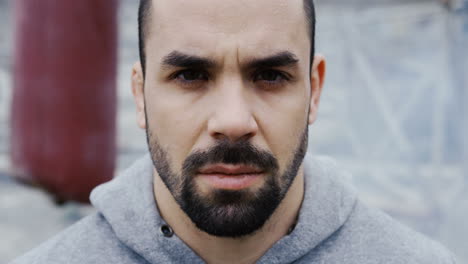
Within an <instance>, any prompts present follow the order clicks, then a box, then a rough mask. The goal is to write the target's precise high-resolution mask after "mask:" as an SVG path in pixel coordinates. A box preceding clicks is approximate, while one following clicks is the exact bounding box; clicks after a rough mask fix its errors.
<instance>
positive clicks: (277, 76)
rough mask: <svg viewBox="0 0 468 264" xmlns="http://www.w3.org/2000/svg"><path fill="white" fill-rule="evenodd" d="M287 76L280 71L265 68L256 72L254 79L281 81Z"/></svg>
mask: <svg viewBox="0 0 468 264" xmlns="http://www.w3.org/2000/svg"><path fill="white" fill-rule="evenodd" d="M287 79H288V78H286V76H285V75H284V74H282V73H281V72H279V71H275V70H264V71H261V72H259V73H257V74H256V76H255V77H254V81H256V82H257V81H265V82H281V81H284V80H287Z"/></svg>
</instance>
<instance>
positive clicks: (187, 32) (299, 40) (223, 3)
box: [147, 0, 310, 56]
mask: <svg viewBox="0 0 468 264" xmlns="http://www.w3.org/2000/svg"><path fill="white" fill-rule="evenodd" d="M152 3H153V4H152V7H151V8H152V10H151V14H152V15H151V20H150V21H148V23H149V27H148V29H149V33H150V34H149V37H148V39H147V41H148V42H147V48H148V49H149V50H148V55H150V54H151V53H153V54H154V53H159V54H161V53H167V52H170V51H171V50H182V51H186V52H194V53H197V54H200V53H209V54H210V55H213V53H216V52H219V53H223V52H225V51H227V50H230V51H233V50H236V51H237V52H238V53H239V54H238V55H242V54H248V55H255V56H261V55H262V53H265V55H266V54H269V53H271V52H275V51H278V50H291V51H293V52H294V51H295V52H296V53H300V51H299V50H300V49H308V48H309V46H310V43H309V37H308V35H307V34H308V29H307V20H306V17H305V12H304V8H303V0H254V1H252V0H195V1H193V0H190V1H188V0H153V2H152ZM304 52H305V53H306V54H307V52H308V50H305V51H304ZM251 53H255V54H251ZM207 55H208V54H207Z"/></svg>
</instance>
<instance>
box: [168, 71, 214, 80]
mask: <svg viewBox="0 0 468 264" xmlns="http://www.w3.org/2000/svg"><path fill="white" fill-rule="evenodd" d="M176 78H177V79H179V80H180V81H182V82H194V81H206V80H208V76H207V75H206V73H205V72H203V71H200V70H183V71H181V72H179V73H178V74H177V75H176Z"/></svg>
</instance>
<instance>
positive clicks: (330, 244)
mask: <svg viewBox="0 0 468 264" xmlns="http://www.w3.org/2000/svg"><path fill="white" fill-rule="evenodd" d="M152 172H153V165H152V162H151V159H150V157H149V156H146V157H144V158H142V159H141V160H139V161H137V162H136V163H135V164H134V165H133V166H131V167H130V168H129V169H127V170H126V171H125V172H123V174H122V175H120V176H118V177H117V178H115V179H114V180H112V181H111V182H108V183H106V184H103V185H101V186H98V187H97V188H96V189H94V190H93V192H92V194H91V201H92V204H93V205H94V206H95V207H96V208H97V210H98V212H97V213H95V214H93V215H91V216H88V217H86V218H84V219H83V220H81V221H79V222H78V223H76V224H75V225H73V226H71V227H70V228H68V229H67V230H65V231H63V232H62V233H60V234H59V235H57V236H55V237H54V238H52V239H51V240H49V241H47V242H45V243H44V244H42V245H41V246H39V247H38V248H36V249H34V250H33V251H31V252H29V253H27V254H26V255H24V256H23V257H21V258H19V259H17V260H15V261H13V263H12V264H23V263H24V264H26V263H27V264H35V263H37V264H39V263H40V264H59V263H60V264H65V263H66V264H86V263H121V264H130V263H132V264H133V263H142V264H143V263H144V264H149V263H152V264H155V263H204V262H203V260H202V259H201V258H200V257H199V256H197V255H196V254H195V253H194V252H193V251H192V250H191V249H190V248H189V247H188V246H187V245H186V244H184V243H183V242H182V241H181V240H180V239H179V238H178V237H177V235H173V236H165V235H164V234H163V233H162V232H161V226H163V225H165V222H164V219H162V218H161V216H160V215H159V212H158V209H157V207H156V203H155V200H154V195H153V188H152V184H153V177H152ZM343 175H345V174H344V173H343V172H341V171H340V170H338V169H337V168H336V166H335V165H334V164H333V163H332V162H330V161H328V160H325V159H310V160H308V161H306V162H305V181H306V188H305V197H304V201H303V204H302V207H301V211H300V214H299V219H298V222H297V225H296V227H295V229H294V231H293V232H292V233H291V234H289V235H287V236H285V237H283V238H282V239H281V240H279V241H278V242H277V243H276V244H275V245H273V247H272V248H270V249H269V250H268V251H267V252H266V254H265V255H264V256H263V257H262V258H261V259H260V260H258V262H257V263H293V262H294V263H317V264H318V263H324V264H325V263H326V264H335V263H336V264H338V263H340V264H366V263H369V264H370V263H388V264H396V263H401V264H408V263H410V264H413V263H414V264H428V263H437V264H445V263H455V260H454V258H453V256H452V255H451V254H450V253H449V252H448V251H447V250H446V249H444V248H443V247H442V246H441V245H439V244H438V243H436V242H434V241H432V240H430V239H428V238H426V237H424V236H422V235H421V234H419V233H417V232H415V231H412V230H411V229H409V228H407V227H405V226H403V225H401V224H399V223H397V222H396V221H395V220H393V219H392V218H390V217H389V216H387V215H385V214H384V213H382V212H380V211H378V210H376V209H371V208H369V207H367V206H365V205H364V204H363V203H362V202H361V201H359V199H357V197H356V194H355V192H354V191H353V189H352V188H351V187H349V186H348V184H346V180H344V177H343Z"/></svg>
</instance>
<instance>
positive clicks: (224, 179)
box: [198, 164, 263, 190]
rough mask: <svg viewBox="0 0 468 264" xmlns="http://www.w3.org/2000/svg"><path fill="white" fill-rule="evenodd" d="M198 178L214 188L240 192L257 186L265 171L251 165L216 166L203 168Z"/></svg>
mask: <svg viewBox="0 0 468 264" xmlns="http://www.w3.org/2000/svg"><path fill="white" fill-rule="evenodd" d="M198 176H199V177H200V178H201V179H202V180H203V181H204V182H205V183H208V184H209V185H211V186H212V187H214V188H218V189H226V190H240V189H244V188H247V187H249V186H252V185H253V184H255V183H256V182H257V181H258V180H259V179H260V178H261V176H263V171H262V170H261V169H259V168H257V167H254V166H249V165H231V164H214V165H209V166H205V167H202V168H201V169H200V170H199V171H198Z"/></svg>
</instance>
